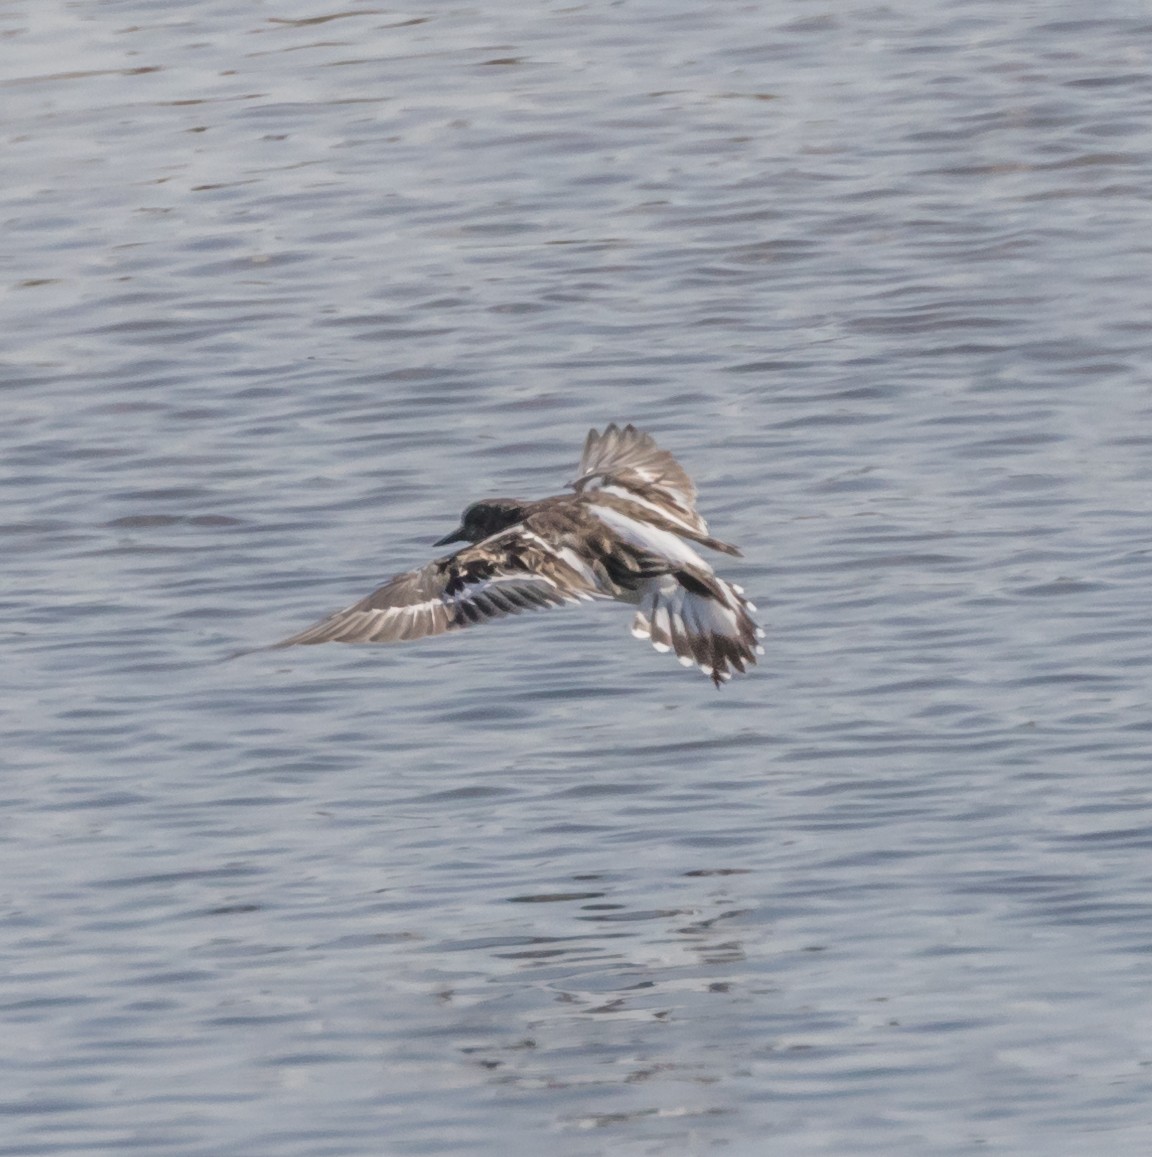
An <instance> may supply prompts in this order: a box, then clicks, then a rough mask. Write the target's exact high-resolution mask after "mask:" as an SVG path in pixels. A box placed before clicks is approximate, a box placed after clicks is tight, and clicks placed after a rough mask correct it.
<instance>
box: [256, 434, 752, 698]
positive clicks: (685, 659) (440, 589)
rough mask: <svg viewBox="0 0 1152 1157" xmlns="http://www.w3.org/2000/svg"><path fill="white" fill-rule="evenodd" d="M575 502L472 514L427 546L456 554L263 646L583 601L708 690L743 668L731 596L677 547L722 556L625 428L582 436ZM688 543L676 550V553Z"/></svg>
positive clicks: (438, 630)
mask: <svg viewBox="0 0 1152 1157" xmlns="http://www.w3.org/2000/svg"><path fill="white" fill-rule="evenodd" d="M571 485H572V487H573V489H575V491H576V493H575V494H573V495H559V496H556V497H553V498H544V499H540V500H539V501H535V502H533V501H526V500H523V499H519V498H493V499H486V500H484V501H481V502H476V503H473V504H472V505H471V506H469V507H468V508H467V509H466V510H465V511H464V516H463V519H462V521H461V524H460V526H459V527H458V528H457V529H456V530H454V531H453V532H452V533H450V534H448V535H447V536H445V537H444V538H442V539H441V540H440V541H439V542H438V543H437V544H436V545H438V546H440V545H445V544H447V543H450V542H460V541H464V542H467V543H469V545H468V546H465V547H463V548H462V549H460V550H457V551H455V552H454V553H453V554H449V555H445V556H444V557H443V558H438V559H435V560H434V561H432V562H430V563H429V564H428V565H427V566H425V567H423V568H421V569H420V570H415V571H409V572H407V573H406V574H401V575H397V576H396V577H395V578H394V579H392V580H391V581H390V582H387V583H385V584H384V586H382V587H380V588H379V589H378V590H376V591H373V593H372V594H370V595H369V596H368V597H367V598H364V599H361V600H360V602H358V603H355V604H353V605H352V606H350V607H348V608H346V609H345V610H343V611H337V612H336V613H335V614H334V615H331V616H329V617H328V618H327V619H324V620H322V621H321V622H319V623H316V624H315V625H314V626H312V627H309V628H308V629H307V630H304V631H301V632H300V633H299V634H297V635H293V636H292V637H291V638H288V639H285V640H284V641H283V642H281V643H278V644H276V646H278V647H288V646H293V645H296V644H302V643H326V642H341V643H385V642H401V641H405V640H410V639H420V638H424V637H426V636H429V635H439V634H442V633H444V632H445V631H451V630H459V629H462V628H464V627H469V626H472V625H474V624H477V623H482V622H486V621H488V620H489V619H497V618H502V617H504V616H506V615H518V614H520V613H521V612H522V611H526V610H541V609H546V608H548V607H557V606H563V605H565V604H567V603H577V602H581V601H584V600H588V599H616V600H618V601H622V602H630V603H635V604H638V605H639V609H638V611H637V613H636V618H635V621H634V623H633V628H632V630H633V634H635V635H637V636H638V637H643V638H650V639H651V641H652V644H653V646H655V647H656V649H657V650H674V651H675V652H676V655H677V657H678V658H679V659H680V661H681V662H682V663H685V664H687V665H692V664H695V665H698V666H699V667H700V668H701V670H703V671H704V672H705V673H706V674H708V675H709V676H710V677H711V678H712V680H713V681H714V682H715V683H716V685H717V686H720V684H721V683H723V682H725V681H726V680H727V679H729V678H730V677H731V676H732V674H733V673H735V672H743V671H744V670H745V669H746V668H747V667H748V666H750V665H751V664H754V663H755V662H756V655H757V654H758V653H760V652H761V651H762V648H761V647H760V646H759V644H758V641H757V640H758V639H759V638H760V637H762V635H763V632H762V631H761V630H760V629H759V627H758V626H757V625H756V623H755V621H754V620H753V619H752V617H751V612H752V610H754V607H753V606H752V604H751V603H750V602H748V600H747V599H745V598H744V596H743V592H742V591H741V590H740V588H739V587H736V586H733V585H732V584H731V583H728V582H726V581H725V580H724V579H722V578H720V577H719V576H717V575H716V574H715V573H714V572H713V570H712V568H711V567H710V566H709V565H708V564H707V563H706V562H705V561H704V560H703V559H702V558H701V557H700V556H699V555H697V554H696V553H695V551H693V550H692V549H691V547H690V546H688V542H693V543H698V544H700V545H703V546H707V547H709V548H711V549H713V550H719V551H723V552H724V553H727V554H737V555H738V554H739V553H740V552H739V551H738V550H737V549H736V547H734V546H730V545H729V544H728V543H724V542H721V541H719V540H718V539H715V538H712V537H711V536H710V535H709V534H708V527H707V524H706V523H705V522H704V520H703V519H702V518H701V517H700V515H699V514H697V513H696V510H695V507H694V503H695V497H696V488H695V486H694V485H693V483H692V480H691V478H689V477H688V475H687V473H685V471H684V469H683V468H682V467H681V466H680V464H679V463H678V462H677V461H676V460H675V459H674V458H673V457H672V455H671V454H669V453H668V451H666V450H661V449H660V448H659V447H658V446H657V445H656V443H655V442H654V441H653V440H652V438H651V437H650V436H649V435H647V434H643V433H641V432H640V431H638V430H636V429H635V427H633V426H625V427H624V428H623V429H621V428H619V427H617V426H614V425H613V426H609V427H608V428H607V429H606V430H605V431H604V433H603V434H598V433H597V431H595V430H593V431H591V432H590V433H589V435H588V439H587V441H586V442H585V446H584V454H583V457H582V459H581V463H580V474H579V476H578V478H577V479H576V481H575V482H573V483H572V484H571ZM685 540H687V541H685Z"/></svg>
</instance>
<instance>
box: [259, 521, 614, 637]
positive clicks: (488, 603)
mask: <svg viewBox="0 0 1152 1157" xmlns="http://www.w3.org/2000/svg"><path fill="white" fill-rule="evenodd" d="M597 597H603V596H601V595H600V592H599V591H597V590H596V588H595V587H594V586H593V585H592V584H591V583H590V582H589V581H588V580H587V578H586V577H585V576H583V575H581V574H580V573H579V572H578V571H577V570H575V569H574V568H573V567H572V566H570V565H569V564H568V563H567V562H565V561H564V559H563V558H562V557H560V556H559V555H558V554H557V553H556V552H555V551H554V550H552V549H551V548H550V547H549V545H548V544H547V543H546V542H544V541H543V540H542V539H540V538H538V537H537V536H536V535H535V534H533V533H532V532H531V531H527V530H525V528H523V527H513V528H512V529H511V530H506V531H503V532H501V533H500V534H497V535H493V536H492V537H491V538H486V539H484V541H483V542H478V543H476V544H475V545H473V546H467V547H465V548H464V549H463V550H459V551H457V552H456V553H455V554H451V555H447V556H446V557H444V558H439V559H436V560H435V561H434V562H430V563H429V564H428V565H427V566H426V567H423V568H422V569H420V570H413V571H408V572H407V573H406V574H400V575H397V576H396V577H395V578H394V579H392V580H391V581H390V582H387V583H385V584H384V585H383V586H382V587H380V588H379V589H378V590H375V591H373V592H372V594H370V595H369V596H368V597H367V598H365V599H361V600H360V602H358V603H354V604H353V605H352V606H350V607H347V608H345V609H344V610H342V611H337V612H336V613H335V614H334V615H329V616H328V618H326V619H323V620H321V621H320V622H318V623H316V624H314V625H313V626H311V627H309V628H308V629H307V630H304V631H301V632H300V633H299V634H298V635H293V636H292V637H291V638H289V639H284V640H283V641H282V642H280V643H276V644H275V646H277V647H291V646H293V645H295V644H297V643H330V642H336V643H396V642H400V641H402V640H406V639H423V638H425V637H426V636H428V635H440V634H443V633H444V632H445V631H453V630H459V629H460V628H462V627H470V626H472V625H473V624H474V623H483V622H487V621H488V620H489V619H498V618H503V617H504V616H505V615H518V614H520V613H521V612H522V611H535V610H543V609H545V608H547V607H559V606H563V605H564V604H566V603H575V602H580V601H581V600H583V599H590V598H597Z"/></svg>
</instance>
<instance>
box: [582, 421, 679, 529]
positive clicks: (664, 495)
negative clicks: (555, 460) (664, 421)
mask: <svg viewBox="0 0 1152 1157" xmlns="http://www.w3.org/2000/svg"><path fill="white" fill-rule="evenodd" d="M570 485H571V486H572V488H573V489H574V490H575V491H576V492H577V493H582V492H583V491H584V490H585V489H600V488H601V487H608V486H619V487H622V488H623V489H624V490H630V491H632V492H633V494H637V495H640V496H641V497H643V498H648V499H649V500H653V499H655V500H657V501H658V502H660V503H663V504H667V505H669V506H671V507H673V508H674V509H675V511H676V513H678V514H679V515H680V516H681V517H684V516H687V517H689V518H697V517H698V516H697V514H696V484H695V483H694V482H693V481H692V479H691V478H689V477H688V472H687V471H686V470H685V469H684V467H683V466H681V465H680V463H679V462H677V461H676V459H675V458H673V457H672V455H671V454H669V453H668V451H667V450H661V449H660V447H659V446H657V445H656V442H655V440H654V439H653V437H652V435H651V434H645V433H643V432H641V431H640V430H637V429H636V427H635V426H633V425H631V424H629V425H627V426H625V427H624V428H623V429H620V427H619V426H617V425H616V424H615V423H614V422H613V423H612V425H610V426H609V427H608V428H607V429H606V430H605V431H604V433H603V434H601V433H600V432H599V431H598V430H589V431H588V437H587V438H586V439H585V441H584V453H583V455H582V456H581V458H580V474H579V477H578V478H577V479H576V480H575V481H574V482H572V483H570Z"/></svg>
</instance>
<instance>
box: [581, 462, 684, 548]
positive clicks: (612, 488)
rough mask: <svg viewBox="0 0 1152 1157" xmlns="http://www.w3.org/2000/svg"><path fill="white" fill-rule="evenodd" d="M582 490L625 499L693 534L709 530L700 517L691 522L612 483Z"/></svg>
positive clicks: (674, 510)
mask: <svg viewBox="0 0 1152 1157" xmlns="http://www.w3.org/2000/svg"><path fill="white" fill-rule="evenodd" d="M596 477H598V478H599V477H600V475H597V476H596ZM582 489H587V490H593V491H596V492H597V493H600V494H612V495H615V496H616V497H617V498H623V499H624V501H625V502H632V503H635V505H637V506H642V507H644V508H645V509H646V510H651V511H652V513H653V514H656V515H659V516H660V517H661V518H663V519H666V520H667V521H668V522H674V523H676V525H677V526H682V527H684V529H685V530H689V531H691V532H692V533H693V534H699V533H700V532H701V528H703V529H705V530H706V529H707V527H705V526H704V522H703V520H702V519H700V518H699V516H697V520H696V522H689V521H688V519H686V518H685V517H684V516H683V515H682V514H681V513H680V512H679V511H678V510H676V509H675V508H674V507H670V506H661V505H660V504H659V503H658V502H652V501H650V500H649V499H647V498H642V497H641V496H640V495H639V494H637V493H636V492H635V491H633V490H626V489H625V488H624V487H622V486H616V485H613V484H611V483H609V484H608V485H607V486H603V485H599V484H595V485H590V486H587V487H583V488H582Z"/></svg>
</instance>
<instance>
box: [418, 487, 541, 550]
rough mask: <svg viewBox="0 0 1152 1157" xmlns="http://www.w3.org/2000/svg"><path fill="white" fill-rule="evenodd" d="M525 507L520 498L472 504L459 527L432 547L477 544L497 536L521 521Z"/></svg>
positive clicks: (494, 499)
mask: <svg viewBox="0 0 1152 1157" xmlns="http://www.w3.org/2000/svg"><path fill="white" fill-rule="evenodd" d="M525 505H526V504H525V503H524V501H523V500H522V499H520V498H486V499H484V501H482V502H473V503H472V505H471V506H469V507H468V508H467V509H466V510H465V511H464V515H463V517H462V518H461V520H460V525H459V526H458V527H457V528H456V529H455V530H454V531H452V533H451V534H448V535H445V536H444V537H443V538H442V539H440V540H439V542H436V543H434V544H433V545H435V546H447V545H448V543H450V542H479V541H480V540H481V539H484V538H487V537H488V536H489V535H492V534H499V532H500V531H502V530H507V529H508V527H510V526H515V525H516V523H518V522H520V521H521V519H523V517H524V507H525Z"/></svg>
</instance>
